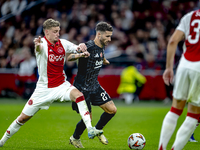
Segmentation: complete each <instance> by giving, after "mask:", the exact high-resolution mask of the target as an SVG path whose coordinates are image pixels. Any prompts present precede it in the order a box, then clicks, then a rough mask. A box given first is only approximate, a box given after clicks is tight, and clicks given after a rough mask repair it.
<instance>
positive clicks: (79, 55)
mask: <svg viewBox="0 0 200 150" xmlns="http://www.w3.org/2000/svg"><path fill="white" fill-rule="evenodd" d="M89 56H90V53H89V52H87V51H86V52H83V53H78V54H70V55H69V56H68V57H67V60H68V61H74V60H77V59H79V58H81V57H84V58H87V57H89Z"/></svg>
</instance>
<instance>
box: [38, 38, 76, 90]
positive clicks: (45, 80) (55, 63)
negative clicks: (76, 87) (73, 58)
mask: <svg viewBox="0 0 200 150" xmlns="http://www.w3.org/2000/svg"><path fill="white" fill-rule="evenodd" d="M41 40H42V43H41V44H42V46H43V49H42V50H41V51H40V52H37V51H36V52H35V53H36V60H37V66H38V73H39V79H38V82H37V86H42V87H47V88H53V87H57V86H59V85H61V84H62V83H64V82H65V81H66V78H67V77H66V75H65V73H64V70H63V67H64V63H65V59H66V58H65V54H66V53H76V48H77V45H74V44H73V43H71V42H69V41H67V40H64V39H60V40H59V41H58V42H57V43H56V44H55V45H53V44H51V43H50V42H49V41H48V40H47V39H46V38H45V37H44V38H42V39H41Z"/></svg>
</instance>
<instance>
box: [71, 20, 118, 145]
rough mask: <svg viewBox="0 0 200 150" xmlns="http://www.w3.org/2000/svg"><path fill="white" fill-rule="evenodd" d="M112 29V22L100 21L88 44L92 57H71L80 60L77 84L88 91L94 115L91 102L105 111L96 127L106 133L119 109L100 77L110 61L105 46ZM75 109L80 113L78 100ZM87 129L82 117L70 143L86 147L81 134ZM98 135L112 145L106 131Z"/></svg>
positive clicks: (77, 55)
mask: <svg viewBox="0 0 200 150" xmlns="http://www.w3.org/2000/svg"><path fill="white" fill-rule="evenodd" d="M112 32H113V28H112V26H111V25H110V24H108V23H106V22H99V23H98V24H97V25H96V36H95V39H94V40H90V41H88V42H86V43H85V45H86V46H87V50H88V52H89V53H90V56H89V57H87V58H80V56H79V54H71V55H69V57H68V60H69V61H73V60H76V59H78V73H77V76H76V77H75V81H74V84H73V85H74V86H75V87H76V88H77V89H79V90H80V91H81V92H82V93H83V94H84V96H85V100H86V103H87V105H88V108H89V111H90V114H91V111H92V110H91V104H92V105H94V106H99V107H101V108H102V109H103V110H104V112H103V114H102V115H101V117H100V119H99V121H98V123H97V124H96V126H95V128H96V129H97V130H99V131H102V132H103V130H102V129H103V127H104V126H105V125H106V124H107V123H108V122H109V121H110V119H111V118H112V117H113V116H114V115H115V113H116V112H117V108H116V106H115V104H114V102H113V101H112V100H111V98H110V96H109V95H108V93H107V92H106V91H105V90H104V89H103V88H102V87H101V85H100V84H99V82H98V80H97V78H98V74H99V71H100V69H101V67H102V64H105V65H107V64H109V61H108V60H107V59H105V58H104V49H105V46H106V45H108V43H109V42H110V41H111V36H112ZM72 108H73V110H76V111H77V112H79V111H78V109H77V104H76V103H72ZM91 117H92V116H91ZM85 128H86V126H85V124H84V122H83V120H80V121H79V122H78V124H77V125H76V129H75V131H74V134H73V135H72V136H71V137H70V143H71V144H72V145H74V146H75V147H77V148H84V147H83V145H82V143H81V141H80V136H81V135H82V133H83V131H84V130H85ZM97 137H98V138H99V140H100V141H101V142H102V143H103V144H108V140H107V139H106V137H105V136H104V135H103V134H99V135H97Z"/></svg>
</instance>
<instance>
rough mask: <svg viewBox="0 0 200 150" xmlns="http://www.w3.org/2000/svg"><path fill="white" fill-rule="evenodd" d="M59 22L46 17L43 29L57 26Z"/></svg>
mask: <svg viewBox="0 0 200 150" xmlns="http://www.w3.org/2000/svg"><path fill="white" fill-rule="evenodd" d="M59 26H60V23H59V22H58V21H56V20H53V19H47V20H46V21H45V22H44V23H43V31H45V30H49V29H51V28H52V27H59Z"/></svg>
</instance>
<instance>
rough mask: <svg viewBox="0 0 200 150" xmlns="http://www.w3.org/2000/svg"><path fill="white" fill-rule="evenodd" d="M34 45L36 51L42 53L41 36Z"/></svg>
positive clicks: (35, 40)
mask: <svg viewBox="0 0 200 150" xmlns="http://www.w3.org/2000/svg"><path fill="white" fill-rule="evenodd" d="M33 42H34V44H35V51H37V52H40V51H41V50H42V44H41V43H42V40H41V36H39V37H38V38H35V39H34V40H33Z"/></svg>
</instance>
